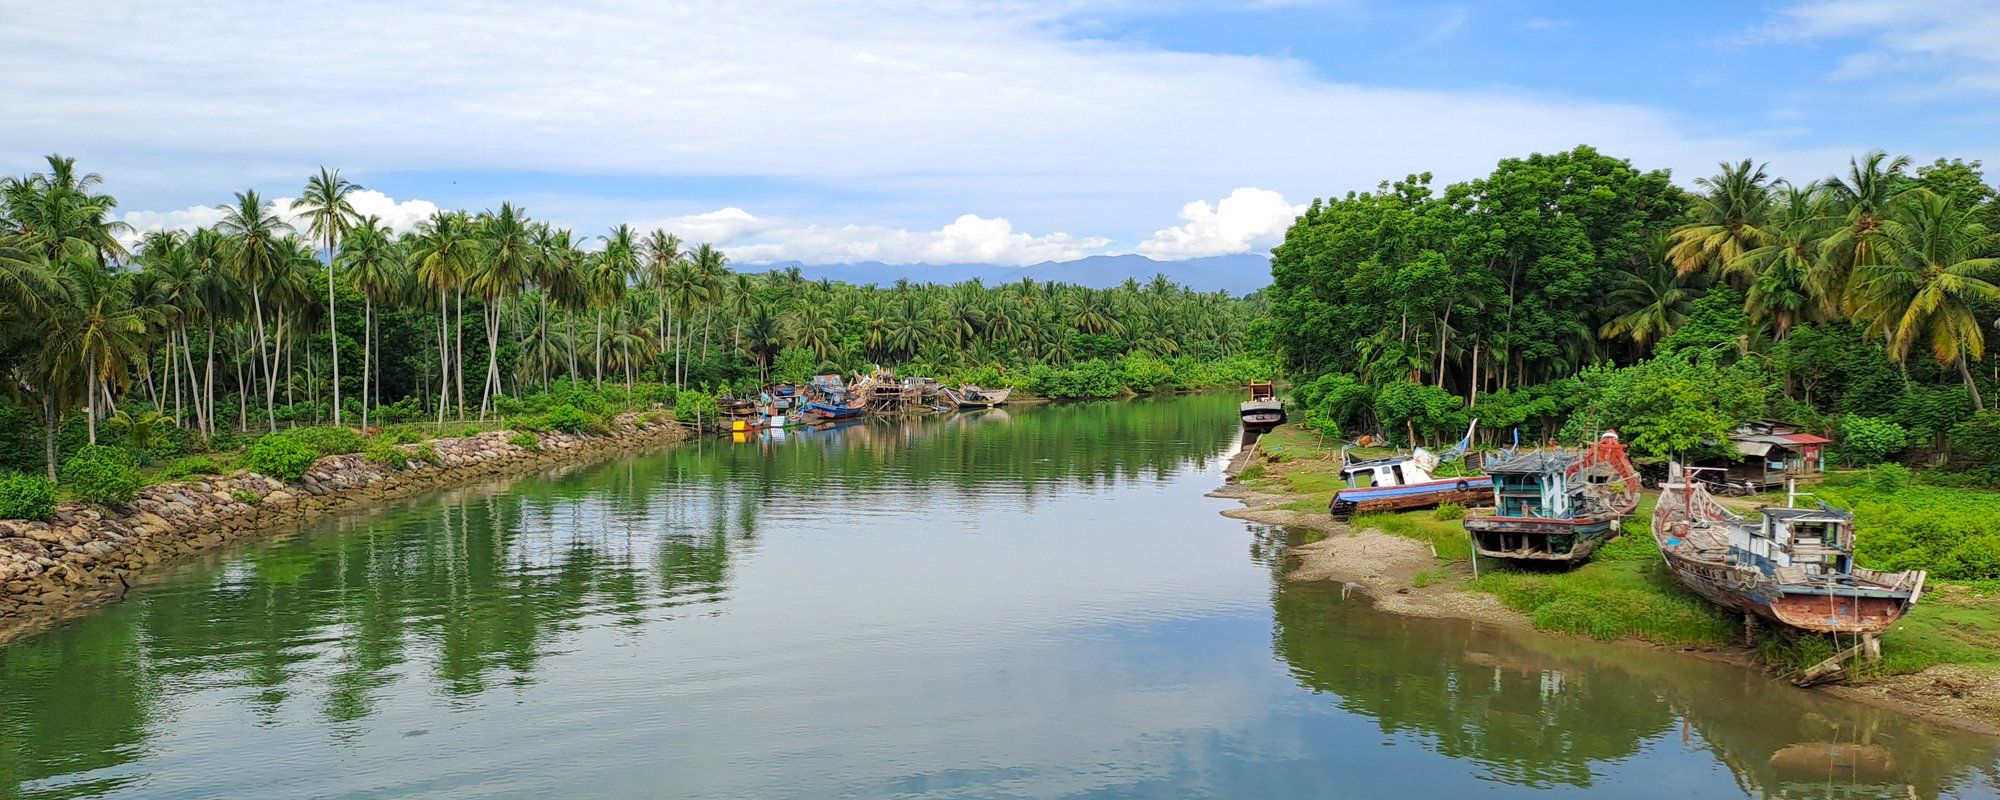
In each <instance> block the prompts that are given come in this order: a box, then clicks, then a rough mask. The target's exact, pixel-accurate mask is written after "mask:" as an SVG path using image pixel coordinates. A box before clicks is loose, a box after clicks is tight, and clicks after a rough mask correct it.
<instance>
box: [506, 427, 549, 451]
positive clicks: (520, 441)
mask: <svg viewBox="0 0 2000 800" xmlns="http://www.w3.org/2000/svg"><path fill="white" fill-rule="evenodd" d="M507 443H508V444H511V445H513V446H515V447H519V448H521V449H522V450H526V451H528V452H530V453H534V452H538V451H540V450H541V449H542V440H541V439H540V438H538V437H536V436H535V435H534V434H533V433H529V432H527V431H519V432H516V433H515V434H514V435H513V436H509V437H507Z"/></svg>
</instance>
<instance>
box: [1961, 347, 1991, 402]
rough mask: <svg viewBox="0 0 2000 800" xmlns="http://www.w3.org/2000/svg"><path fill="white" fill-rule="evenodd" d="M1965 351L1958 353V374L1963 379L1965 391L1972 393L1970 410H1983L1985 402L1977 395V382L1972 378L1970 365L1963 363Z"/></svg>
mask: <svg viewBox="0 0 2000 800" xmlns="http://www.w3.org/2000/svg"><path fill="white" fill-rule="evenodd" d="M1965 360H1966V359H1965V353H1963V352H1961V353H1959V354H1958V375H1959V377H1961V378H1964V379H1965V391H1966V392H1968V393H1970V394H1971V395H1972V410H1974V411H1985V410H1986V403H1985V402H1983V401H1982V400H1981V399H1980V397H1979V384H1977V383H1974V382H1973V380H1972V367H1970V366H1967V365H1966V363H1965Z"/></svg>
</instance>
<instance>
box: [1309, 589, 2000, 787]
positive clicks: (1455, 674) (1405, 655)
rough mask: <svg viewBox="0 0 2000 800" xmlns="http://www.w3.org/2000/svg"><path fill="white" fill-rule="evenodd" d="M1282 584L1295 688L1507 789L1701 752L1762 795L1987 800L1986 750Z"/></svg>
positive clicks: (1990, 745) (1774, 695)
mask: <svg viewBox="0 0 2000 800" xmlns="http://www.w3.org/2000/svg"><path fill="white" fill-rule="evenodd" d="M1365 602H1366V601H1365V600H1364V599H1361V598H1358V597H1357V598H1349V599H1342V598H1341V597H1340V595H1339V592H1338V590H1337V589H1333V588H1330V587H1327V586H1325V585H1320V584H1309V585H1299V584H1283V583H1281V584H1280V585H1279V588H1278V591H1277V594H1276V599H1275V606H1276V609H1277V622H1276V629H1277V634H1276V644H1275V646H1276V648H1277V651H1278V653H1279V655H1281V656H1282V657H1283V658H1284V659H1285V661H1286V663H1288V664H1289V665H1290V666H1291V669H1292V673H1293V675H1295V676H1296V677H1297V679H1298V681H1299V682H1300V683H1301V684H1302V685H1304V686H1307V687H1310V688H1312V689H1314V690H1316V691H1322V692H1328V693H1331V694H1333V695H1335V696H1336V699H1335V700H1334V702H1336V703H1337V704H1339V705H1340V706H1341V707H1342V708H1345V709H1348V710H1350V711H1354V712H1356V713H1359V714H1363V715H1366V716H1367V717H1370V718H1372V719H1374V720H1376V721H1377V723H1378V724H1379V725H1380V726H1381V729H1382V731H1383V732H1384V733H1385V734H1400V733H1407V734H1413V735H1416V736H1418V737H1420V738H1421V739H1422V740H1423V741H1424V742H1425V743H1426V746H1428V747H1430V748H1432V749H1434V750H1436V751H1437V752H1439V753H1442V754H1445V755H1448V756H1451V757H1453V758H1458V759H1464V760H1466V761H1469V762H1473V763H1477V764H1479V765H1481V766H1482V767H1483V768H1484V769H1485V770H1487V771H1488V772H1489V774H1491V775H1492V776H1494V777H1496V778H1498V779H1500V780H1502V781H1504V782H1506V783H1509V784H1517V785H1522V786H1530V787H1537V788H1543V789H1547V788H1554V787H1560V786H1570V787H1591V786H1593V785H1596V784H1598V783H1599V782H1600V781H1602V780H1604V779H1605V777H1606V776H1607V775H1608V774H1618V775H1620V777H1622V773H1623V772H1624V771H1625V765H1626V764H1627V763H1628V762H1634V761H1641V760H1647V759H1655V758H1658V757H1660V756H1661V755H1662V754H1663V753H1666V752H1673V753H1685V754H1701V753H1706V754H1708V755H1710V756H1712V757H1713V758H1714V759H1716V760H1717V761H1719V762H1720V763H1721V764H1723V765H1725V766H1726V767H1727V768H1728V770H1729V772H1730V773H1731V776H1732V777H1733V779H1734V781H1735V782H1736V784H1737V787H1738V788H1739V789H1740V790H1741V791H1742V793H1743V794H1744V795H1746V796H1753V797H1908V796H1918V797H1937V796H1940V795H1944V794H1948V793H1951V792H1954V791H1968V790H1969V791H1971V792H1972V794H1971V795H1970V796H1987V795H1990V794H1991V793H1992V792H1993V791H1994V788H1995V787H1996V786H2000V779H1996V773H1995V771H1994V770H1995V759H1996V758H2000V750H1996V747H1995V743H1994V742H1993V741H1992V740H1990V739H1986V738H1983V737H1977V736H1971V735H1966V734H1960V733H1956V732H1953V731H1949V730H1944V729H1938V728H1935V727H1933V726H1929V725H1925V724H1922V723H1918V722H1914V721H1912V720H1910V719H1908V718H1906V717H1902V716H1900V715H1896V714H1892V713H1890V712H1886V711H1880V710H1877V709H1873V708H1867V707H1862V706H1856V705H1853V704H1848V703H1841V702H1838V701H1836V700H1833V699H1832V698H1829V697H1828V696H1826V695H1824V694H1821V693H1812V692H1800V691H1796V690H1793V689H1791V688H1790V687H1788V686H1784V685H1782V684H1780V683H1778V682H1776V681H1772V680H1769V679H1767V678H1765V677H1763V676H1761V675H1759V674H1757V673H1755V672H1752V671H1749V670H1744V669H1740V668H1736V667H1733V666H1729V665H1726V664H1719V663H1712V662H1708V661H1702V660H1698V659H1694V658H1688V657H1676V656H1672V655H1668V654H1663V653H1660V652H1658V651H1655V650H1650V649H1646V648H1641V647H1637V646H1625V645H1606V644H1598V643H1594V642H1587V641H1573V640H1563V639H1552V638H1549V637H1542V636H1535V635H1532V634H1523V633H1521V632H1517V631H1514V630H1511V629H1507V628H1504V627H1496V626H1493V625H1479V624H1473V623H1467V622H1460V621H1447V620H1428V619H1415V618H1408V617H1394V616H1388V615H1383V614H1377V613H1373V612H1370V611H1368V610H1366V609H1364V608H1360V607H1358V606H1359V604H1362V603H1365Z"/></svg>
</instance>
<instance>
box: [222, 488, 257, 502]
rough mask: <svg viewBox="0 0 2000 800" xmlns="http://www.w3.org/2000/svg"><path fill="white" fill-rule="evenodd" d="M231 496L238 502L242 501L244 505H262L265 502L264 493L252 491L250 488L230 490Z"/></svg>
mask: <svg viewBox="0 0 2000 800" xmlns="http://www.w3.org/2000/svg"><path fill="white" fill-rule="evenodd" d="M229 496H230V497H232V498H235V500H236V502H238V503H242V504H244V505H250V506H254V505H261V504H262V503H263V502H264V496H263V495H261V494H258V493H256V492H253V491H250V490H249V489H237V490H236V491H233V492H230V493H229Z"/></svg>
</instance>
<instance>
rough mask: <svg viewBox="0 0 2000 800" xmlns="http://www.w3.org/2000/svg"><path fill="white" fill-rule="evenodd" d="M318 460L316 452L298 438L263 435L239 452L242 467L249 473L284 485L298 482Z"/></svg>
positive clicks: (277, 434) (282, 435)
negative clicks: (263, 476) (282, 482)
mask: <svg viewBox="0 0 2000 800" xmlns="http://www.w3.org/2000/svg"><path fill="white" fill-rule="evenodd" d="M318 460H319V451H318V450H315V449H313V448H312V447H311V446H310V445H307V444H306V443H305V442H303V441H300V440H299V439H298V438H295V437H292V436H287V435H284V434H282V433H273V434H266V435H264V436H261V437H258V439H257V441H254V442H251V443H250V447H249V449H247V450H245V451H243V466H244V467H245V468H248V469H249V470H250V471H251V472H255V473H257V474H259V475H265V476H268V477H272V478H277V479H278V480H281V481H285V482H287V483H290V482H293V481H296V480H298V479H299V478H300V477H303V476H304V475H305V474H306V470H309V469H312V465H313V462H314V461H318Z"/></svg>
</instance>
